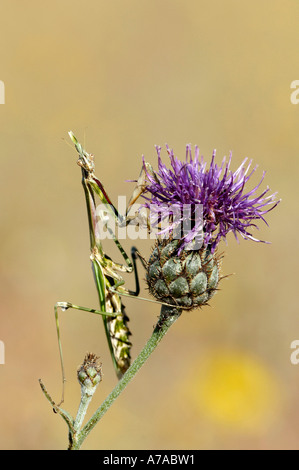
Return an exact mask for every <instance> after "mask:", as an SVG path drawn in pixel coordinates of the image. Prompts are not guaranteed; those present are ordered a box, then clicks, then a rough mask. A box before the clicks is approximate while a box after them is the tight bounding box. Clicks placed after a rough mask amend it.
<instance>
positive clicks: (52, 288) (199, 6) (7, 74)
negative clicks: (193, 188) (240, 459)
mask: <svg viewBox="0 0 299 470" xmlns="http://www.w3.org/2000/svg"><path fill="white" fill-rule="evenodd" d="M298 19H299V4H298V2H297V1H296V0H285V1H284V2H282V1H278V0H271V1H269V0H268V1H267V0H252V1H251V2H245V1H242V2H240V1H237V0H226V1H225V2H224V1H222V0H211V1H209V2H206V1H203V0H197V1H195V0H194V1H179V0H150V1H145V0H142V1H140V0H126V1H124V0H114V1H111V2H108V1H103V0H86V1H84V2H82V1H78V0H59V1H58V0H52V1H51V2H50V1H47V2H45V1H44V2H40V1H38V0H27V1H26V2H21V1H17V0H2V2H1V15H0V31H1V33H0V35H1V41H0V64H1V67H0V71H1V72H0V79H1V80H3V81H4V83H5V99H6V103H5V105H1V106H0V122H1V127H0V137H1V138H0V150H1V151H0V155H1V157H0V158H1V173H0V178H1V199H0V207H1V219H0V224H1V243H0V253H1V265H0V289H1V303H0V309H1V317H0V340H2V341H3V342H4V343H5V365H0V448H1V449H64V448H66V446H67V428H66V425H65V423H64V422H63V421H62V420H61V418H60V417H58V416H57V415H55V414H54V413H53V412H52V410H51V407H50V405H49V403H48V402H47V401H46V400H45V398H44V396H43V395H42V393H41V390H40V388H39V384H38V379H39V378H40V377H41V378H42V379H43V380H44V382H45V384H46V386H47V388H48V390H49V392H50V393H51V394H52V396H53V398H54V399H56V400H58V399H59V397H60V380H61V376H60V368H59V356H58V348H57V339H56V330H55V322H54V314H53V305H54V303H55V302H56V301H58V300H67V301H72V302H74V303H78V304H81V305H86V306H90V307H96V306H97V305H98V303H97V293H96V289H95V286H94V282H93V278H92V273H91V269H90V262H89V236H88V227H87V217H86V208H85V201H84V195H83V191H82V188H81V182H80V170H79V168H78V167H77V165H76V161H77V156H76V152H75V150H73V149H71V148H70V147H68V146H67V145H66V143H65V142H64V141H63V139H66V140H68V136H67V132H68V131H69V130H72V131H73V132H74V133H75V135H76V136H77V137H78V138H79V139H80V140H81V141H83V140H84V138H85V142H86V148H87V150H88V151H89V152H92V153H94V154H95V157H96V173H97V175H98V177H99V178H101V179H102V181H103V183H104V185H105V188H106V189H107V191H108V193H109V194H110V195H111V198H112V200H114V201H116V199H117V196H118V194H120V195H127V196H128V197H129V195H130V191H131V189H132V184H130V183H126V180H128V179H133V178H136V176H137V175H138V174H139V170H140V165H141V156H142V154H144V155H145V156H146V159H147V160H148V161H150V162H151V163H152V164H153V165H156V156H155V149H154V145H155V144H159V145H162V146H164V144H165V143H168V144H169V145H170V146H171V147H173V148H174V150H175V153H176V154H177V155H178V156H179V157H181V158H184V155H185V145H186V144H187V143H189V142H190V143H192V144H198V145H199V146H200V149H201V153H202V154H203V155H204V156H205V157H206V158H207V159H208V160H209V159H210V157H211V154H212V151H213V149H214V148H216V149H217V156H218V161H220V160H221V159H222V157H223V155H228V153H229V151H230V150H232V152H233V163H232V167H233V168H236V167H237V166H239V164H240V163H241V161H242V160H243V158H244V157H246V156H248V157H250V158H253V160H254V163H258V164H259V169H258V171H257V172H256V175H255V177H254V178H255V179H254V182H256V183H257V182H258V180H259V178H260V177H261V175H262V171H263V170H264V169H265V170H266V171H267V175H266V179H265V182H264V183H265V184H264V186H266V185H269V186H270V187H271V189H272V191H273V192H274V191H278V192H279V197H281V198H282V200H283V201H282V203H281V204H280V205H279V206H278V208H277V209H275V211H273V212H271V213H270V214H269V216H268V219H267V220H268V222H269V228H268V227H266V226H262V225H260V231H259V232H258V233H257V232H255V235H256V236H258V237H261V238H262V239H266V240H270V241H271V242H272V244H271V245H264V244H256V243H253V242H248V241H247V242H245V241H241V242H240V244H239V245H238V244H237V243H236V242H235V240H234V237H233V236H230V237H229V243H228V246H227V247H226V246H225V244H223V245H222V247H221V248H222V249H223V250H224V251H225V254H226V256H225V259H224V262H223V273H224V274H229V273H235V275H234V276H231V277H229V278H228V279H227V280H225V281H223V283H222V284H221V291H220V292H219V293H218V294H217V296H216V297H214V299H213V300H212V301H211V307H206V308H204V309H202V310H198V311H195V312H192V313H185V314H184V315H183V317H182V318H181V319H180V320H179V321H178V322H177V323H176V325H175V326H174V327H173V330H172V331H171V332H170V333H169V334H168V335H167V337H166V338H165V340H164V341H163V342H162V343H161V345H160V346H159V348H158V349H157V351H155V353H154V354H153V356H152V357H151V358H150V359H149V361H148V363H147V364H146V365H145V366H144V368H143V369H142V370H141V371H140V373H139V375H138V376H137V377H136V379H135V380H134V382H132V383H131V384H130V385H129V386H128V388H127V389H126V391H125V392H124V393H123V395H122V396H121V397H120V398H119V399H118V401H117V402H116V403H115V404H114V405H113V407H112V408H111V409H110V410H109V412H108V413H107V414H106V415H105V417H104V418H103V420H102V421H101V423H100V424H98V426H97V427H96V428H95V430H94V431H93V432H92V433H91V434H90V436H89V438H88V440H87V441H86V443H85V446H84V448H85V449H292V448H299V411H298V410H299V406H298V404H299V398H298V389H299V365H298V366H297V367H296V366H294V365H292V364H291V362H290V354H291V349H290V344H291V342H292V341H293V340H296V339H299V321H298V320H299V310H298V286H297V282H298V269H297V264H298V248H297V234H298V232H297V231H298V227H299V223H298V222H299V221H298V203H297V198H298V170H299V159H298V152H299V138H298V135H299V133H298V129H299V128H298V125H299V105H294V104H292V103H291V101H290V95H291V91H292V90H291V89H290V84H291V82H292V81H293V80H296V79H299V69H298V51H299V33H298ZM164 161H167V156H166V152H164ZM130 245H131V244H130V241H128V242H126V243H125V247H126V248H127V250H129V249H130ZM137 245H138V247H139V248H140V251H142V253H144V254H145V255H147V254H148V253H149V250H150V244H149V242H143V243H142V242H141V241H139V242H138V243H137ZM106 247H107V250H108V251H109V253H111V254H112V255H113V256H114V255H115V256H118V255H117V253H116V251H115V250H114V248H113V247H112V245H111V244H109V243H107V244H106ZM139 271H140V273H141V277H143V276H144V274H143V273H142V270H141V268H139ZM130 283H131V281H130V278H129V279H128V285H131V284H130ZM142 294H143V295H147V293H146V291H145V290H144V289H143V292H142ZM125 304H126V306H127V312H128V314H129V316H130V319H131V322H130V326H131V330H132V332H133V336H132V340H133V342H134V346H133V350H132V354H133V357H136V355H137V354H138V351H139V350H140V348H141V347H142V346H143V344H144V343H145V341H146V340H147V339H148V337H149V336H150V334H151V331H152V327H153V325H154V323H155V321H156V318H157V316H158V314H159V307H158V306H157V307H156V306H153V305H151V304H149V303H144V302H141V301H137V300H131V299H128V300H126V302H125ZM61 329H62V339H63V347H64V355H65V365H66V372H67V379H68V382H67V389H66V402H65V404H64V407H65V408H66V409H67V410H68V411H70V412H71V413H73V414H74V413H75V412H76V407H77V405H78V403H79V397H80V389H79V385H77V383H76V375H75V372H76V368H77V366H78V365H79V363H80V362H81V361H82V359H83V357H84V355H85V353H86V351H93V352H94V353H97V354H99V355H100V356H101V359H102V362H103V368H104V381H103V383H102V384H101V386H100V388H99V390H98V391H97V395H96V396H95V398H94V400H93V402H94V403H93V406H91V410H90V411H92V410H95V408H96V407H97V406H99V404H100V403H101V401H102V400H103V399H104V398H105V397H106V395H107V394H108V393H109V392H110V391H111V390H112V388H113V387H114V385H115V384H116V378H115V374H114V371H113V369H112V363H111V360H110V356H109V352H108V349H107V345H106V341H105V337H104V331H103V326H102V320H101V319H100V318H98V317H96V316H93V315H90V314H88V313H83V312H75V311H68V312H66V313H64V314H62V316H61Z"/></svg>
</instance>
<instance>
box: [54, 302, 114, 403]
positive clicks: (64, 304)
mask: <svg viewBox="0 0 299 470" xmlns="http://www.w3.org/2000/svg"><path fill="white" fill-rule="evenodd" d="M59 308H60V309H61V310H62V311H66V310H68V309H69V308H73V309H76V310H82V311H83V312H90V313H94V314H96V315H102V316H109V317H111V316H112V317H113V313H111V312H102V311H101V310H95V309H94V308H88V307H81V306H80V305H75V304H72V303H71V302H57V303H56V304H55V305H54V313H55V322H56V331H57V338H58V346H59V356H60V364H61V374H62V396H61V400H60V402H59V404H58V406H60V405H61V404H62V403H63V402H64V383H65V381H66V379H65V370H64V362H63V355H62V345H61V339H60V328H59V320H58V309H59Z"/></svg>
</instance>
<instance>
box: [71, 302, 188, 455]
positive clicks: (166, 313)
mask: <svg viewBox="0 0 299 470" xmlns="http://www.w3.org/2000/svg"><path fill="white" fill-rule="evenodd" d="M181 312H182V310H180V309H176V308H174V307H171V306H166V305H163V306H162V309H161V314H160V318H159V320H158V323H157V325H156V327H155V329H154V331H153V334H152V336H151V337H150V339H149V340H148V342H147V343H146V345H145V346H144V348H143V349H142V351H141V352H140V354H139V356H138V357H137V358H136V359H135V361H134V362H133V364H132V365H131V366H130V368H129V369H128V370H127V372H126V373H125V374H124V376H123V378H122V379H121V380H120V381H119V382H118V384H117V385H116V387H115V388H114V389H113V390H112V392H111V393H110V395H109V396H108V397H107V398H106V400H105V401H104V402H103V403H102V405H101V406H100V407H99V408H98V409H97V411H96V412H95V413H94V415H93V416H92V417H91V418H90V420H89V421H88V423H87V424H86V425H85V426H84V428H83V429H82V430H81V431H80V433H78V435H77V436H76V439H75V440H74V441H73V442H72V445H71V447H70V449H71V450H78V449H80V447H81V445H82V443H83V441H84V440H85V439H86V437H87V436H88V434H89V433H90V431H91V430H92V429H93V428H94V427H95V425H96V424H97V423H98V422H99V421H100V419H101V418H102V417H103V416H104V414H105V413H106V411H108V409H109V408H110V406H111V405H112V403H113V402H114V401H115V400H116V398H117V397H118V396H119V395H120V394H121V392H122V391H123V390H124V389H125V388H126V386H127V385H128V383H129V382H130V381H131V380H132V379H133V378H134V377H135V375H136V374H137V372H138V371H139V369H140V368H141V367H142V366H143V364H144V363H145V361H146V360H147V359H148V358H149V356H150V355H151V354H152V352H153V351H154V350H155V349H156V347H157V346H158V344H159V343H160V341H161V340H162V338H163V337H164V336H165V334H166V333H167V331H168V330H169V328H170V327H171V325H173V323H174V322H175V321H176V320H177V319H178V318H179V316H180V315H181Z"/></svg>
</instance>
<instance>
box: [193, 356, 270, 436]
mask: <svg viewBox="0 0 299 470" xmlns="http://www.w3.org/2000/svg"><path fill="white" fill-rule="evenodd" d="M199 368H200V369H201V371H200V370H199ZM193 370H194V369H193ZM195 370H197V371H198V372H199V373H197V374H196V375H195V377H194V376H193V377H194V379H193V380H192V384H190V389H189V392H190V393H191V398H192V401H193V403H194V404H195V406H196V408H198V410H199V411H200V412H201V413H204V414H205V415H206V416H207V417H208V418H210V419H212V420H214V421H217V422H218V423H219V424H223V425H226V426H231V427H234V428H242V429H244V430H245V429H255V428H257V427H263V425H267V424H268V423H269V420H270V421H271V416H273V415H276V414H277V406H278V394H279V392H278V386H277V383H276V381H275V378H274V377H273V376H272V374H271V372H270V371H269V370H268V369H267V368H266V366H265V365H263V364H262V363H261V362H259V361H258V360H256V359H255V358H253V357H251V356H248V355H246V354H244V353H243V352H241V353H240V352H238V351H236V352H233V353H231V352H220V351H219V352H218V353H216V354H215V353H214V354H213V357H212V358H210V359H209V360H208V361H206V362H205V363H204V364H197V367H196V368H195ZM188 394H189V393H188Z"/></svg>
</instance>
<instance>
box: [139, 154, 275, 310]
mask: <svg viewBox="0 0 299 470" xmlns="http://www.w3.org/2000/svg"><path fill="white" fill-rule="evenodd" d="M166 148H167V152H168V155H169V158H170V163H171V168H167V167H166V165H165V164H164V163H163V162H162V159H161V147H156V150H157V154H158V171H157V172H155V171H153V170H152V168H151V167H150V170H149V169H148V168H149V166H148V165H146V163H145V161H144V171H145V174H146V184H145V186H144V191H143V197H144V198H145V200H146V202H145V204H144V207H146V208H148V209H150V219H151V220H155V222H156V223H158V224H159V223H160V222H161V220H163V219H166V220H168V225H167V226H166V228H163V229H160V231H159V232H158V233H160V235H162V239H161V238H159V237H158V239H157V241H156V244H155V247H154V249H153V252H152V254H151V256H150V258H149V262H148V267H147V275H146V279H147V283H148V286H149V291H150V293H151V294H152V295H153V296H154V297H155V298H156V299H158V300H159V301H161V302H163V303H167V304H171V305H174V306H179V307H180V308H183V309H193V308H197V307H201V306H203V305H206V304H207V302H208V301H209V299H210V298H211V297H212V296H213V295H214V294H215V292H216V291H217V288H218V283H219V280H220V262H219V259H220V257H219V256H218V255H217V253H216V248H217V246H218V244H219V242H220V241H221V240H222V239H223V240H226V236H227V234H228V233H229V232H233V234H234V235H235V237H236V238H237V240H238V237H237V235H238V234H240V235H241V236H242V237H243V238H244V239H249V240H254V241H261V240H258V239H256V238H254V237H253V235H252V233H251V229H252V228H253V227H256V223H255V222H256V221H257V220H258V219H261V220H263V221H264V222H265V223H266V221H265V218H264V216H265V214H267V213H268V212H269V211H270V210H272V209H273V208H274V207H275V206H276V205H277V204H278V202H279V201H275V194H271V195H268V193H269V188H266V189H265V190H263V191H262V192H260V193H259V194H258V189H259V187H260V185H261V183H262V181H263V179H264V176H265V173H263V176H262V178H261V180H260V182H259V183H258V184H257V185H256V186H255V187H254V188H253V189H251V190H248V191H247V190H246V183H247V182H248V181H249V179H250V177H251V176H252V175H253V173H254V172H255V170H256V167H254V168H253V169H251V170H250V168H251V165H252V161H249V162H247V159H245V160H244V161H243V163H242V164H241V165H240V167H239V168H238V169H237V170H236V171H235V172H233V171H231V170H230V164H231V155H230V157H229V160H228V161H226V158H224V159H223V160H222V163H221V165H220V166H218V165H217V164H216V163H215V156H216V153H215V151H214V153H213V156H212V160H211V163H210V166H207V163H206V162H205V161H204V160H203V158H202V157H201V158H200V157H199V149H198V147H197V146H196V147H195V154H194V158H193V157H192V152H191V146H190V145H187V147H186V159H185V161H183V162H182V161H180V160H179V159H178V158H176V157H175V156H174V153H173V150H171V149H170V148H169V147H168V146H166ZM186 205H187V206H189V207H191V211H189V212H188V213H187V215H186V212H185V211H184V207H185V206H186ZM199 205H200V206H201V209H202V213H201V217H199V218H198V217H196V212H195V211H196V209H195V208H196V207H197V206H199ZM174 208H175V209H179V211H178V210H175V212H176V216H175V217H174V215H173V212H172V210H174ZM186 218H189V219H191V220H189V222H190V221H191V222H192V224H191V226H190V225H189V230H188V231H187V233H185V232H184V231H183V233H181V232H179V233H181V236H180V237H179V239H178V237H177V228H178V227H179V229H181V227H183V226H184V223H185V222H186ZM175 232H176V236H174V234H175ZM199 232H201V238H200V239H201V245H200V247H197V248H195V249H194V248H192V246H194V244H193V245H192V242H194V241H195V240H196V238H197V237H198V233H199ZM167 238H168V240H167ZM174 239H175V240H174ZM190 245H191V248H190Z"/></svg>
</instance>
